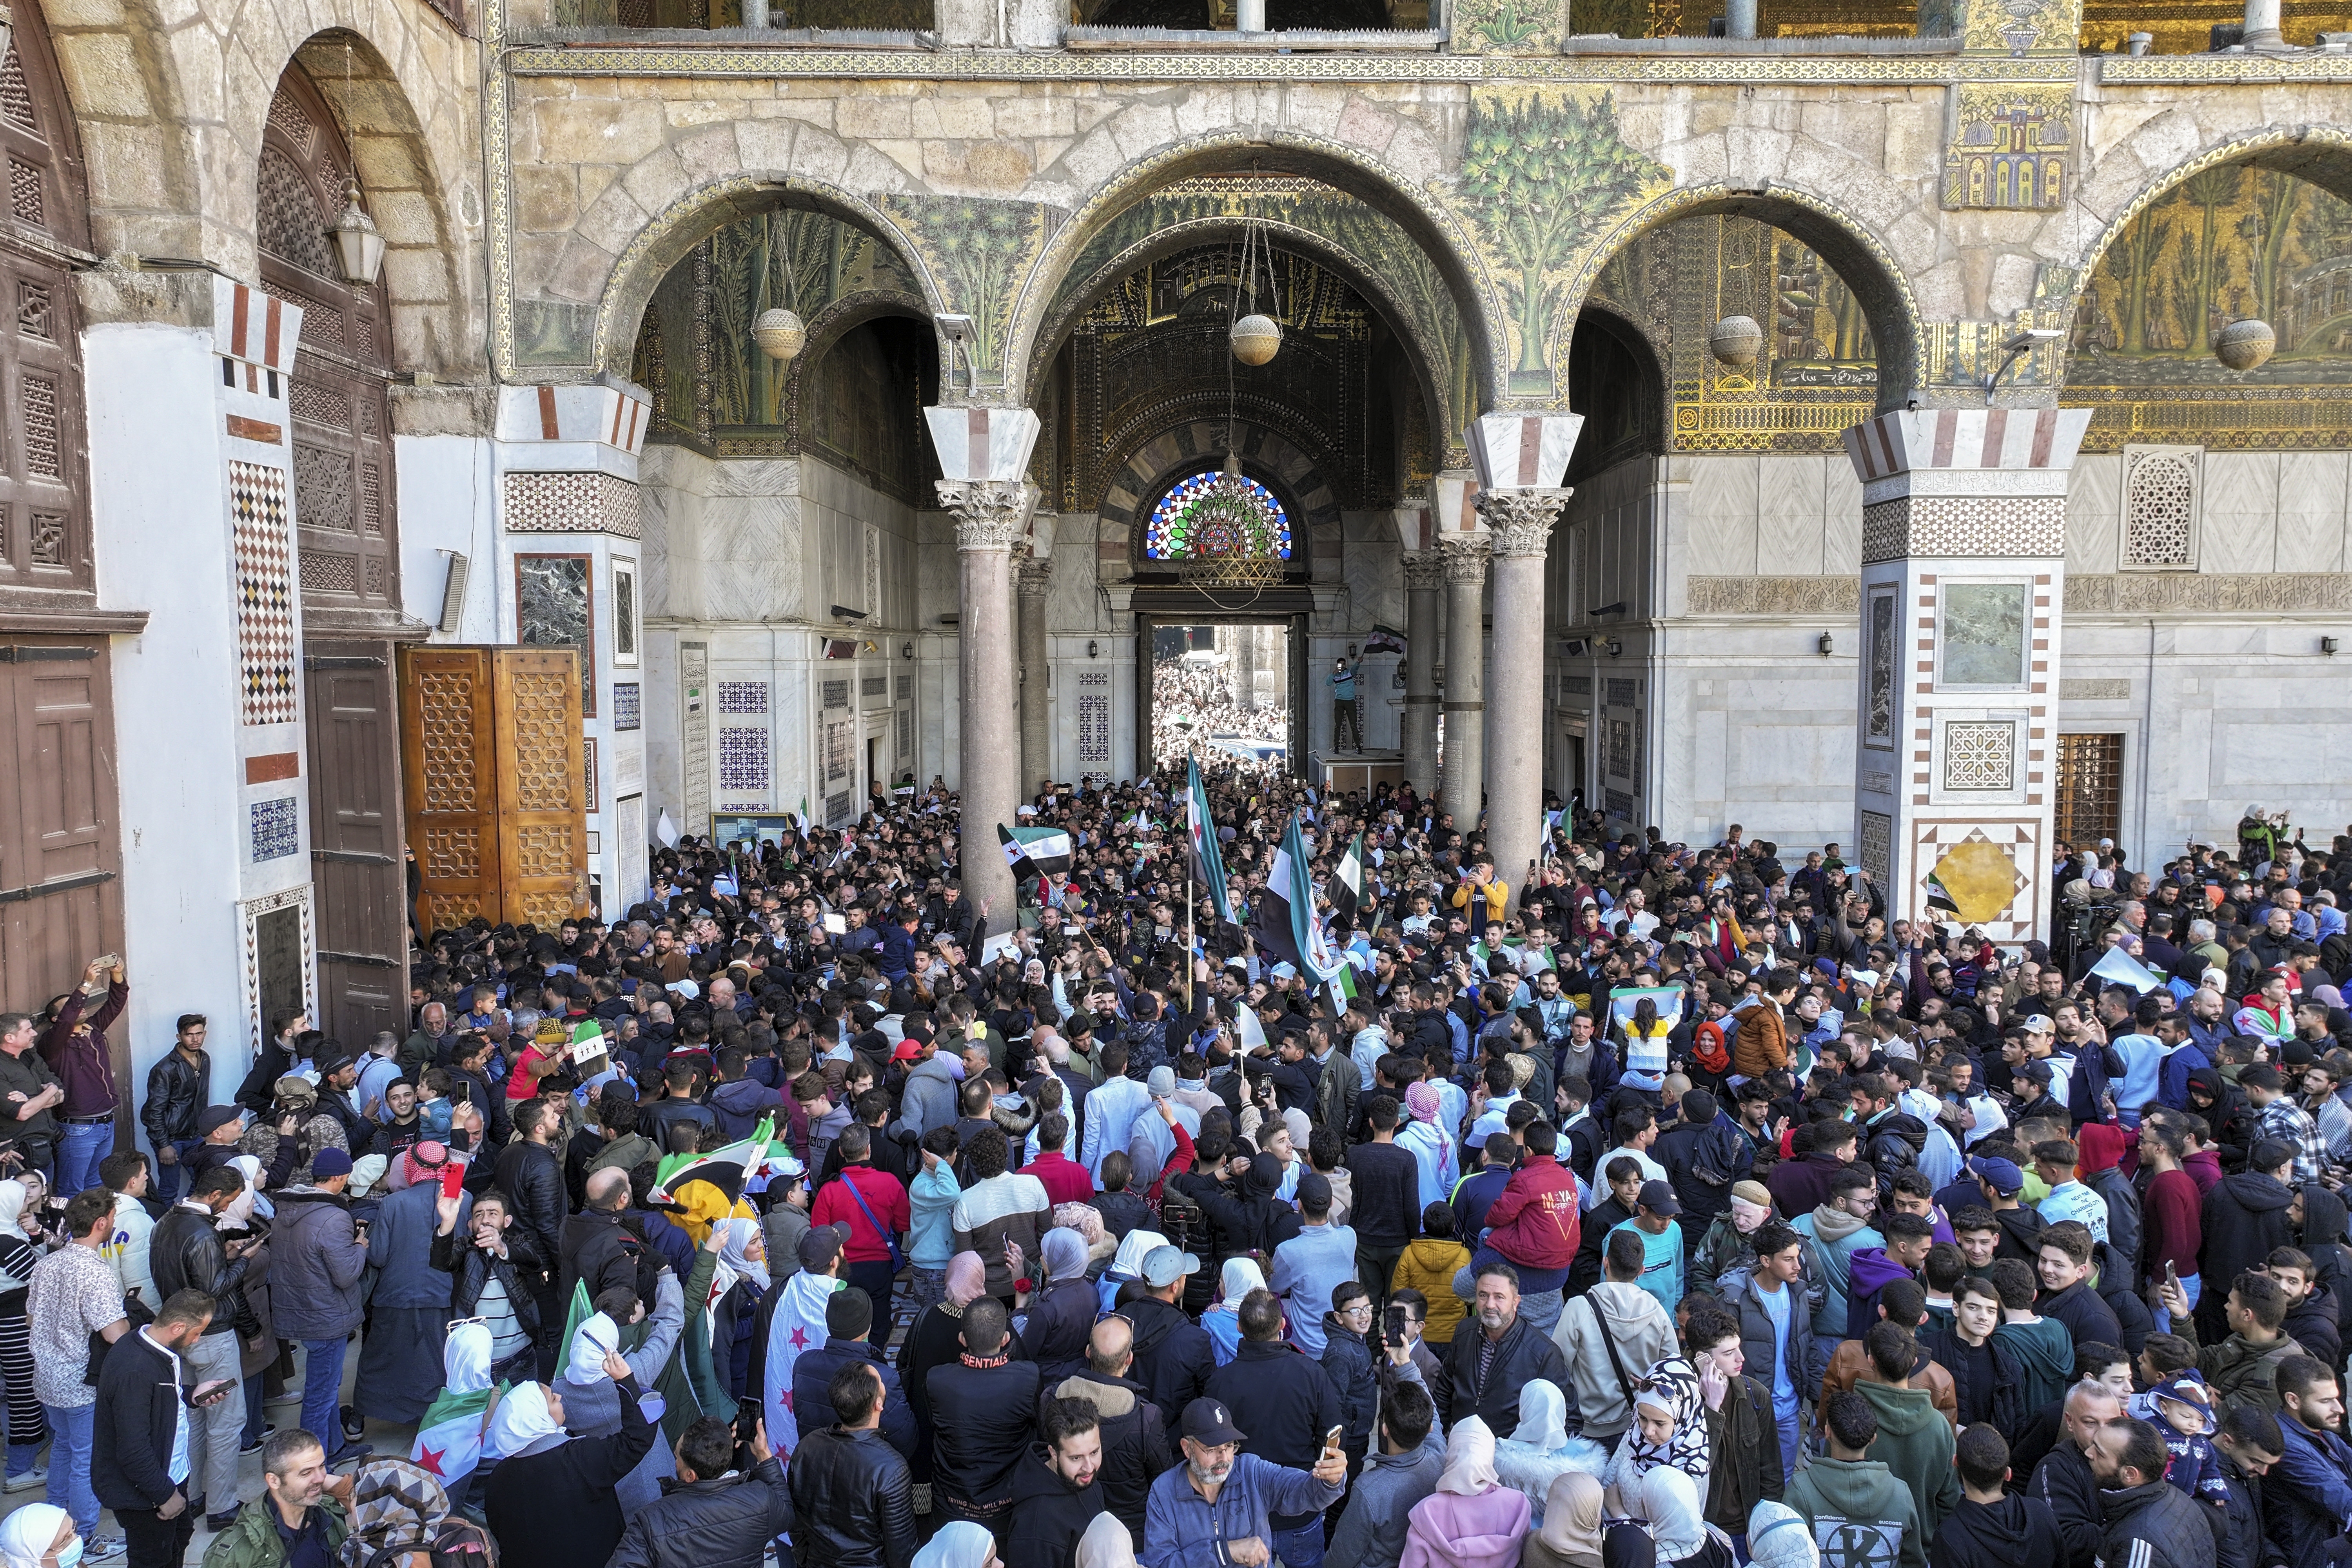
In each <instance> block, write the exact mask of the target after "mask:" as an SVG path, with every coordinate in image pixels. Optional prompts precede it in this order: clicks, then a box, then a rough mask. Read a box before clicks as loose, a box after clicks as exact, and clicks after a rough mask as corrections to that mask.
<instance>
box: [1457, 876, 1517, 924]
mask: <svg viewBox="0 0 2352 1568" xmlns="http://www.w3.org/2000/svg"><path fill="white" fill-rule="evenodd" d="M1480 890H1481V889H1479V887H1478V884H1477V883H1475V882H1457V883H1455V884H1454V908H1455V909H1457V910H1466V909H1468V908H1469V907H1470V900H1471V899H1472V898H1474V897H1475V896H1476V894H1477V893H1478V892H1479V891H1480ZM1484 891H1485V892H1486V918H1487V919H1488V920H1490V921H1498V920H1501V919H1502V918H1503V911H1504V910H1507V909H1508V908H1509V907H1510V904H1511V889H1510V886H1509V884H1508V883H1506V882H1504V881H1502V880H1501V879H1496V880H1495V881H1492V882H1489V883H1487V884H1486V888H1485V889H1484ZM1473 934H1474V935H1475V931H1474V932H1473Z"/></svg>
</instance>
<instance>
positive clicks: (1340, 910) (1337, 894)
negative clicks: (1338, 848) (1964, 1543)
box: [1323, 832, 1364, 926]
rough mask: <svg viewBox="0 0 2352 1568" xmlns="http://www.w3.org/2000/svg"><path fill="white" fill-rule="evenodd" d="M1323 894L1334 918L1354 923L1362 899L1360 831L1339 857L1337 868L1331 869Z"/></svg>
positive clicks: (1362, 877) (1362, 850) (1350, 923)
mask: <svg viewBox="0 0 2352 1568" xmlns="http://www.w3.org/2000/svg"><path fill="white" fill-rule="evenodd" d="M1323 896H1324V897H1325V898H1328V899H1329V900H1331V914H1332V918H1333V919H1334V920H1342V921H1347V922H1348V923H1349V925H1351V926H1352V925H1354V924H1355V923H1356V911H1357V910H1359V909H1360V908H1361V907H1362V906H1363V901H1364V836H1363V834H1362V833H1361V832H1359V833H1358V834H1357V835H1356V837H1355V839H1354V841H1353V842H1351V843H1350V844H1349V846H1348V852H1347V853H1346V854H1345V855H1343V856H1341V857H1340V858H1339V869H1338V870H1336V871H1333V872H1332V873H1331V879H1330V880H1329V881H1328V882H1327V883H1325V884H1324V885H1323Z"/></svg>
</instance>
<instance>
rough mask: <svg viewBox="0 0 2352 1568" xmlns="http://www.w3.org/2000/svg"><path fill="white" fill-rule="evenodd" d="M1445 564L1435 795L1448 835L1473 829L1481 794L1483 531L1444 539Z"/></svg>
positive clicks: (1487, 553)
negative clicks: (1439, 767) (1440, 748)
mask: <svg viewBox="0 0 2352 1568" xmlns="http://www.w3.org/2000/svg"><path fill="white" fill-rule="evenodd" d="M1438 550H1439V552H1440V554H1441V555H1442V557H1443V558H1444V563H1445V702H1444V708H1443V711H1444V715H1445V776H1444V783H1443V784H1442V786H1441V787H1440V789H1439V792H1438V793H1439V795H1440V796H1441V797H1442V801H1441V804H1442V805H1444V808H1445V810H1447V811H1448V812H1450V813H1452V814H1453V816H1454V831H1455V832H1457V833H1460V834H1462V835H1464V836H1465V837H1467V836H1468V835H1469V833H1470V832H1471V830H1472V829H1473V828H1475V827H1476V826H1478V808H1479V803H1480V802H1481V801H1482V800H1483V799H1485V797H1486V776H1485V774H1486V701H1485V700H1484V699H1485V694H1486V563H1487V562H1488V561H1489V560H1490V559H1491V558H1492V554H1493V552H1492V550H1491V547H1490V546H1489V545H1488V544H1487V542H1486V535H1485V534H1483V533H1465V534H1455V535H1449V536H1447V537H1446V538H1445V539H1444V541H1443V542H1441V543H1440V544H1439V545H1438Z"/></svg>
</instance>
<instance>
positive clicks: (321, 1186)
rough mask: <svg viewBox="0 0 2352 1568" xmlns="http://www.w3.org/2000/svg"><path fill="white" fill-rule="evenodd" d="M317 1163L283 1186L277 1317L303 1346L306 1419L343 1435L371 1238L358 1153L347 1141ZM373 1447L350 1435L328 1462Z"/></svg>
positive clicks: (275, 1245)
mask: <svg viewBox="0 0 2352 1568" xmlns="http://www.w3.org/2000/svg"><path fill="white" fill-rule="evenodd" d="M310 1171H311V1179H310V1182H309V1183H308V1184H302V1185H299V1186H292V1187H288V1188H286V1189H285V1190H284V1191H283V1192H280V1193H278V1194H276V1199H277V1205H278V1217H277V1223H276V1226H275V1228H274V1229H273V1230H272V1231H271V1233H270V1244H269V1309H270V1320H271V1323H272V1326H273V1327H274V1328H275V1329H276V1330H277V1332H278V1337H279V1338H281V1339H289V1340H294V1341H296V1342H299V1343H300V1345H301V1346H302V1356H303V1361H302V1425H303V1426H304V1427H305V1428H307V1429H308V1430H310V1431H311V1432H314V1433H325V1434H326V1435H327V1436H329V1437H341V1436H342V1431H343V1427H342V1415H341V1393H342V1386H343V1355H344V1352H346V1351H347V1350H348V1349H349V1348H350V1343H351V1335H352V1330H353V1329H356V1328H358V1327H359V1326H360V1321H361V1320H362V1318H363V1317H364V1316H365V1315H366V1309H365V1297H366V1290H365V1276H366V1272H367V1262H368V1240H367V1237H366V1235H365V1234H364V1231H363V1227H362V1226H359V1225H357V1224H356V1223H355V1222H354V1220H353V1218H352V1209H351V1204H350V1201H349V1200H348V1199H347V1198H345V1197H344V1195H343V1189H344V1188H345V1187H346V1186H347V1185H349V1184H350V1182H351V1179H352V1157H351V1156H350V1155H349V1154H346V1153H345V1152H343V1151H341V1149H321V1150H320V1151H319V1152H318V1154H317V1156H316V1157H315V1158H314V1159H313V1160H312V1161H311V1164H310ZM420 1239H421V1238H420ZM427 1375H428V1376H429V1375H430V1374H429V1373H428V1374H427ZM373 1452H374V1450H373V1448H371V1447H368V1446H367V1445H366V1444H364V1443H359V1442H351V1441H346V1442H344V1443H342V1444H341V1447H339V1448H338V1449H337V1450H336V1452H335V1454H334V1455H333V1456H332V1458H331V1459H330V1460H329V1461H328V1462H329V1464H330V1465H331V1466H332V1465H339V1464H343V1463H345V1462H347V1461H349V1460H352V1459H357V1458H365V1457H366V1456H368V1455H369V1454H371V1453H373Z"/></svg>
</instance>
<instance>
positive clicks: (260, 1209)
mask: <svg viewBox="0 0 2352 1568" xmlns="http://www.w3.org/2000/svg"><path fill="white" fill-rule="evenodd" d="M229 1163H230V1164H231V1165H232V1166H234V1167H235V1168H236V1172H237V1173H238V1174H240V1175H242V1176H243V1177H244V1178H245V1191H243V1192H241V1193H239V1194H236V1197H234V1198H231V1199H230V1200H229V1205H228V1207H226V1208H225V1209H223V1210H221V1212H220V1213H219V1215H216V1216H215V1218H214V1220H213V1228H214V1229H215V1230H247V1229H250V1228H251V1227H252V1225H253V1216H254V1215H256V1214H259V1215H261V1216H262V1217H263V1218H265V1219H267V1218H268V1216H269V1215H270V1213H271V1209H270V1205H269V1203H268V1199H266V1198H264V1197H263V1196H262V1195H261V1156H259V1155H258V1154H238V1155H236V1156H235V1157H234V1158H232V1159H231V1160H230V1161H229Z"/></svg>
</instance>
